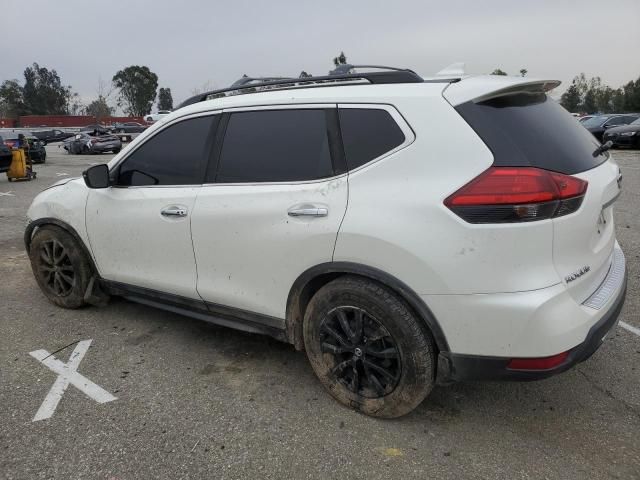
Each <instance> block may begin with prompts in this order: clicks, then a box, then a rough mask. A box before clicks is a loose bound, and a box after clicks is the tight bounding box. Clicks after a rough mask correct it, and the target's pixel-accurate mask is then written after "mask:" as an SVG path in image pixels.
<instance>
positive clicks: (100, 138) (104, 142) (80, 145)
mask: <svg viewBox="0 0 640 480" xmlns="http://www.w3.org/2000/svg"><path fill="white" fill-rule="evenodd" d="M63 147H64V149H65V150H66V151H67V152H69V153H71V154H80V153H82V154H89V153H104V152H113V153H118V152H119V151H120V150H121V149H122V142H121V141H120V139H119V138H118V137H116V136H115V135H110V134H105V135H102V134H97V135H94V134H93V131H88V132H80V133H78V134H76V135H75V136H73V137H72V138H69V139H67V140H66V141H65V142H64V145H63Z"/></svg>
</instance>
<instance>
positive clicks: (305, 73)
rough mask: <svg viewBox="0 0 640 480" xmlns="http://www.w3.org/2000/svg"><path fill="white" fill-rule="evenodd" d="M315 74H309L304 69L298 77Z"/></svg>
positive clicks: (307, 76)
mask: <svg viewBox="0 0 640 480" xmlns="http://www.w3.org/2000/svg"><path fill="white" fill-rule="evenodd" d="M312 76H313V75H309V74H308V73H307V72H306V71H304V70H302V71H301V72H300V75H299V76H298V78H309V77H312Z"/></svg>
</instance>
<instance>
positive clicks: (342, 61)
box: [333, 52, 347, 67]
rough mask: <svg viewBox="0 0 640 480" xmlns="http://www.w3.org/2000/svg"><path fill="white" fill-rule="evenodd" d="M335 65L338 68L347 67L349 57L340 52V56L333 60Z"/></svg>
mask: <svg viewBox="0 0 640 480" xmlns="http://www.w3.org/2000/svg"><path fill="white" fill-rule="evenodd" d="M333 64H334V65H335V66H336V67H337V66H338V65H346V64H347V57H346V55H345V54H344V52H340V55H338V56H337V57H335V58H334V59H333Z"/></svg>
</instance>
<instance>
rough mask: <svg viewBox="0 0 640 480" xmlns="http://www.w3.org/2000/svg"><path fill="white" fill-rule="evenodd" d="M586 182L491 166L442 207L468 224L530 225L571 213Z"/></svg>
mask: <svg viewBox="0 0 640 480" xmlns="http://www.w3.org/2000/svg"><path fill="white" fill-rule="evenodd" d="M586 191H587V182H586V181H584V180H581V179H579V178H576V177H572V176H569V175H563V174H561V173H556V172H550V171H548V170H543V169H541V168H535V167H491V168H489V169H488V170H485V171H484V172H482V173H481V174H480V175H478V176H477V177H476V178H474V179H473V180H471V181H470V182H469V183H467V184H466V185H465V186H463V187H462V188H460V189H459V190H458V191H457V192H455V193H453V194H452V195H450V196H449V197H448V198H447V199H446V200H445V201H444V204H445V205H446V206H447V207H448V208H450V209H451V210H452V211H453V212H454V213H455V214H457V215H458V216H460V217H461V218H462V219H464V220H466V221H467V222H469V223H513V222H531V221H535V220H544V219H548V218H554V217H559V216H562V215H567V214H569V213H573V212H575V211H576V210H578V208H580V205H581V204H582V200H583V198H584V194H585V192H586Z"/></svg>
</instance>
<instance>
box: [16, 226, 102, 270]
mask: <svg viewBox="0 0 640 480" xmlns="http://www.w3.org/2000/svg"><path fill="white" fill-rule="evenodd" d="M47 225H53V226H56V227H58V228H61V229H62V230H64V231H65V232H67V233H68V234H69V235H71V236H72V237H73V239H74V240H75V241H76V242H78V245H80V248H81V249H82V251H83V253H84V254H85V255H86V257H87V259H88V260H89V263H90V264H91V268H93V271H94V272H98V269H97V268H96V265H95V263H94V261H93V255H91V252H90V251H89V249H88V248H87V246H86V245H85V243H84V240H82V237H81V236H80V235H79V234H78V232H77V231H76V229H75V228H73V227H72V226H71V225H69V224H68V223H66V222H63V221H62V220H59V219H57V218H52V217H45V218H39V219H37V220H34V221H32V222H31V223H29V224H28V225H27V228H26V229H25V231H24V246H25V248H26V250H27V254H28V253H29V251H30V249H31V240H32V239H33V235H34V233H35V232H36V231H37V230H38V229H39V228H41V227H46V226H47Z"/></svg>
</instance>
